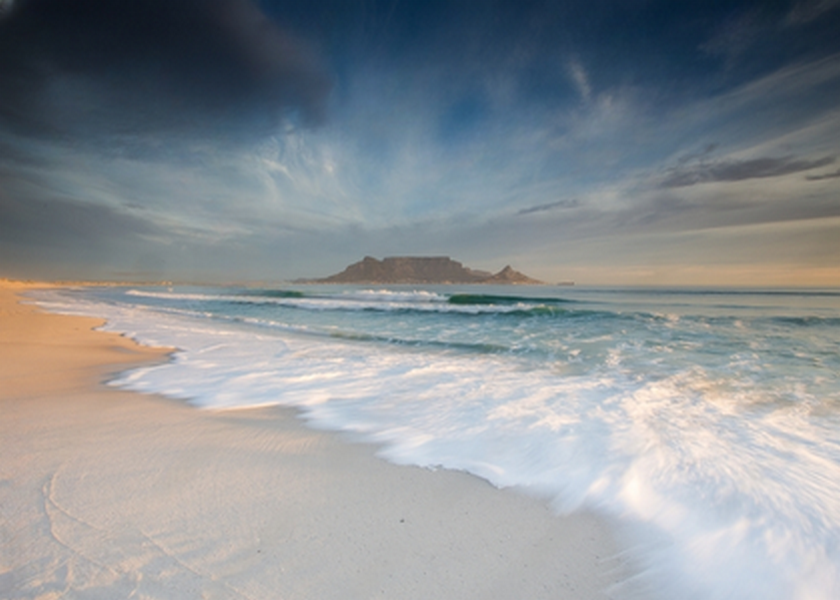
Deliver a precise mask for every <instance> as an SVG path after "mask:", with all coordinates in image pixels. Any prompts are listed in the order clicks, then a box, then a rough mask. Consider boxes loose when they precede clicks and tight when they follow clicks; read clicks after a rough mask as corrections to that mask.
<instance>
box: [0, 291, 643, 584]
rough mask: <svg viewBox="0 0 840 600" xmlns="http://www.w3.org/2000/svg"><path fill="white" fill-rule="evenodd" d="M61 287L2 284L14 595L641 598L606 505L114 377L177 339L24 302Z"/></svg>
mask: <svg viewBox="0 0 840 600" xmlns="http://www.w3.org/2000/svg"><path fill="white" fill-rule="evenodd" d="M48 286H49V284H32V283H26V284H22V283H14V282H9V281H2V282H0V320H2V327H0V365H2V367H0V380H1V381H2V382H3V384H2V389H0V410H2V414H3V419H2V422H0V454H2V456H3V457H4V459H3V461H2V464H0V507H2V508H3V514H2V517H3V520H2V534H3V539H4V544H3V552H2V555H0V595H3V597H7V598H33V597H50V595H51V594H55V595H61V594H62V593H66V592H72V594H74V596H75V597H99V596H101V595H102V594H103V593H104V594H105V595H107V596H110V597H127V596H129V595H131V594H136V595H139V596H142V597H151V598H161V599H168V598H172V599H175V598H178V599H180V598H203V597H208V598H269V597H282V598H289V599H296V598H342V599H346V598H363V597H364V598H367V597H381V598H401V599H412V598H417V599H420V598H424V599H425V598H459V599H468V598H499V599H501V598H529V599H530V598H534V599H536V598H562V599H575V598H580V599H591V598H620V597H627V596H633V597H639V595H640V594H639V591H638V589H636V588H635V586H636V585H637V584H634V583H633V579H632V578H633V576H634V575H635V574H636V573H637V571H638V569H636V568H634V567H633V566H632V565H631V563H630V562H629V560H628V559H627V558H626V556H625V554H623V553H622V551H621V548H620V546H619V545H618V544H617V542H616V539H615V537H616V536H615V531H614V530H613V527H612V524H611V523H610V522H609V521H608V520H606V519H604V518H601V517H599V516H596V515H593V514H590V513H585V512H584V513H575V514H573V515H570V516H558V515H556V514H555V513H553V512H552V511H551V510H550V509H549V508H548V507H547V506H546V505H545V503H544V502H542V501H540V500H539V499H535V498H531V497H528V496H525V495H523V494H519V493H516V492H514V491H510V490H498V489H496V488H494V487H492V486H491V485H490V484H489V483H487V482H485V481H484V480H482V479H479V478H477V477H475V476H472V475H469V474H466V473H462V472H455V471H447V470H437V471H431V470H427V469H422V468H419V467H409V466H396V465H393V464H390V463H387V462H385V461H384V460H382V459H380V458H377V457H376V456H375V452H376V449H377V448H376V447H375V446H373V445H370V444H361V443H351V442H349V441H348V440H347V439H346V438H345V437H344V436H340V435H337V434H334V433H329V432H322V431H315V430H312V429H308V428H307V427H306V426H305V425H304V424H303V423H302V422H301V421H300V419H298V418H297V412H296V411H295V410H294V409H289V408H282V407H266V408H254V409H242V410H236V411H223V412H212V411H206V410H200V409H197V408H194V407H191V406H189V405H187V404H186V403H184V402H181V401H178V400H172V399H168V398H164V397H161V396H155V395H146V394H139V393H136V392H128V391H122V390H119V389H115V388H112V387H108V386H106V385H105V384H104V381H105V380H106V379H107V378H108V377H110V376H112V375H113V374H115V373H117V372H120V371H124V370H127V369H130V368H132V367H136V366H139V365H141V364H150V363H153V362H155V361H165V360H168V355H169V354H170V353H171V351H172V350H171V349H165V348H164V349H159V348H148V347H144V346H139V345H137V344H135V343H134V342H133V341H132V340H130V339H128V338H126V337H124V336H120V335H118V334H114V333H106V332H98V331H93V328H94V327H96V326H98V325H100V324H101V323H102V322H103V321H102V320H101V319H99V320H98V319H92V318H86V317H76V316H65V315H55V314H50V313H46V312H43V311H42V310H41V309H39V308H37V307H35V306H32V305H30V304H21V303H20V300H21V297H20V294H21V293H22V292H25V291H26V290H30V289H36V288H39V287H40V288H43V287H48ZM5 540H8V541H9V542H10V543H8V542H6V541H5Z"/></svg>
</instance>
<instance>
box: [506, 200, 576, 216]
mask: <svg viewBox="0 0 840 600" xmlns="http://www.w3.org/2000/svg"><path fill="white" fill-rule="evenodd" d="M579 204H580V203H579V202H578V201H577V199H574V198H572V199H570V200H558V201H557V202H549V203H548V204H540V205H537V206H530V207H528V208H523V209H522V210H520V211H518V212H517V213H516V214H517V216H518V215H530V214H533V213H536V212H545V211H549V210H558V209H562V208H574V207H576V206H578V205H579Z"/></svg>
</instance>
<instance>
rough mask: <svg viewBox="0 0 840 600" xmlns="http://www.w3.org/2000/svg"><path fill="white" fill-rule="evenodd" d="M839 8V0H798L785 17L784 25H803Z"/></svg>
mask: <svg viewBox="0 0 840 600" xmlns="http://www.w3.org/2000/svg"><path fill="white" fill-rule="evenodd" d="M838 6H840V0H799V2H797V3H795V4H794V5H793V8H791V9H790V12H789V13H788V14H787V16H786V17H785V24H786V25H803V24H805V23H810V22H811V21H814V20H815V19H818V18H820V17H821V16H822V15H823V14H825V13H827V12H828V11H830V10H832V9H835V8H837V7H838Z"/></svg>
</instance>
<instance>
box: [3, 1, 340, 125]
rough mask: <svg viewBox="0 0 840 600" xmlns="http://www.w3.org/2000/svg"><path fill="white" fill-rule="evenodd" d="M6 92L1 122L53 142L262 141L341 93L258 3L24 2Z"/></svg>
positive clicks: (6, 30) (10, 48)
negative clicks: (135, 137)
mask: <svg viewBox="0 0 840 600" xmlns="http://www.w3.org/2000/svg"><path fill="white" fill-rule="evenodd" d="M0 81H3V86H2V87H0V123H5V124H6V125H7V126H9V127H12V128H14V129H16V130H18V131H25V132H29V133H32V132H37V133H40V134H48V135H53V136H55V135H58V136H61V135H68V134H69V135H74V136H78V135H80V134H82V135H97V134H100V135H101V134H106V135H111V134H137V133H141V132H142V133H144V134H147V133H148V132H160V131H175V132H178V133H188V134H191V135H194V136H200V137H203V136H208V135H209V136H212V135H218V134H222V133H224V134H229V133H231V131H232V130H234V129H236V130H247V131H248V132H249V133H250V134H259V133H260V132H266V131H270V130H271V129H272V127H276V125H277V124H278V123H279V122H280V121H281V120H282V119H283V118H284V117H286V116H288V115H290V114H297V115H298V116H299V120H300V121H303V122H307V123H313V122H318V121H319V120H320V119H322V118H323V114H324V107H325V103H326V99H327V96H328V94H329V90H330V85H331V84H330V79H329V77H328V76H327V74H326V72H325V71H324V70H323V69H322V68H321V66H320V65H319V63H318V61H317V59H316V56H315V54H314V52H313V51H312V50H311V49H310V48H309V47H307V45H306V44H305V43H303V42H302V41H300V40H299V39H297V38H295V37H293V36H292V35H290V34H288V33H286V32H284V31H282V30H281V29H279V28H278V27H277V26H276V25H275V24H274V23H273V22H271V21H270V20H269V19H268V18H267V17H266V16H265V15H263V14H262V13H261V12H260V10H259V8H258V7H257V6H256V4H254V3H253V2H251V1H250V0H132V1H131V2H124V1H121V0H73V1H72V2H67V1H66V0H28V1H26V0H18V2H16V3H15V4H14V5H13V6H12V7H11V9H9V10H8V14H7V15H6V17H5V18H3V19H2V20H0ZM232 125H235V127H233V126H232Z"/></svg>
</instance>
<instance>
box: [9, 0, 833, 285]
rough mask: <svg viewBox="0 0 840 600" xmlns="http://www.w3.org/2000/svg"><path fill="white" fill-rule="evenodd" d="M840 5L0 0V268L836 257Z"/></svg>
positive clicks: (76, 271) (735, 268) (814, 272)
mask: <svg viewBox="0 0 840 600" xmlns="http://www.w3.org/2000/svg"><path fill="white" fill-rule="evenodd" d="M837 31H840V1H838V0H792V1H785V2H752V3H751V2H670V1H669V2H656V1H643V0H623V1H594V2H593V1H588V2H576V1H567V2H490V1H484V2H478V1H473V2H435V1H424V2H420V1H403V2H390V1H389V2H384V1H383V2H371V1H367V2H363V1H358V2H352V1H349V0H342V1H322V2H283V1H269V0H265V1H263V2H251V1H250V0H202V1H199V0H168V1H164V0H137V1H136V2H133V3H124V2H119V1H117V0H74V1H73V2H67V1H65V0H29V1H28V2H27V1H25V0H13V1H11V2H10V1H9V0H5V1H0V81H3V82H4V84H3V85H2V86H0V273H2V274H6V275H8V276H13V277H48V278H54V277H59V278H105V279H114V278H127V279H185V280H215V281H230V280H239V281H241V280H251V279H253V280H280V279H284V278H294V277H301V276H323V275H328V274H330V273H333V272H336V271H339V270H341V269H342V268H343V267H344V266H346V265H347V264H349V263H351V262H355V261H356V260H359V259H361V258H362V257H363V256H365V255H373V256H377V257H380V258H381V257H383V256H399V255H449V256H452V257H453V258H455V259H458V260H461V261H462V262H464V263H465V264H467V265H469V266H471V267H474V268H481V269H487V270H493V271H496V270H498V269H500V268H501V267H502V266H504V265H505V264H508V263H510V264H512V265H513V266H514V267H516V268H518V269H520V270H522V271H524V272H526V273H528V274H529V275H532V276H535V277H538V278H541V279H544V280H547V281H560V280H575V281H576V282H578V283H591V284H665V285H672V284H681V285H691V284H696V285H712V284H722V285H732V284H736V285H837V284H838V283H840V102H838V100H839V99H840V39H838V36H837V35H836V32H837ZM5 82H7V83H5Z"/></svg>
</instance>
